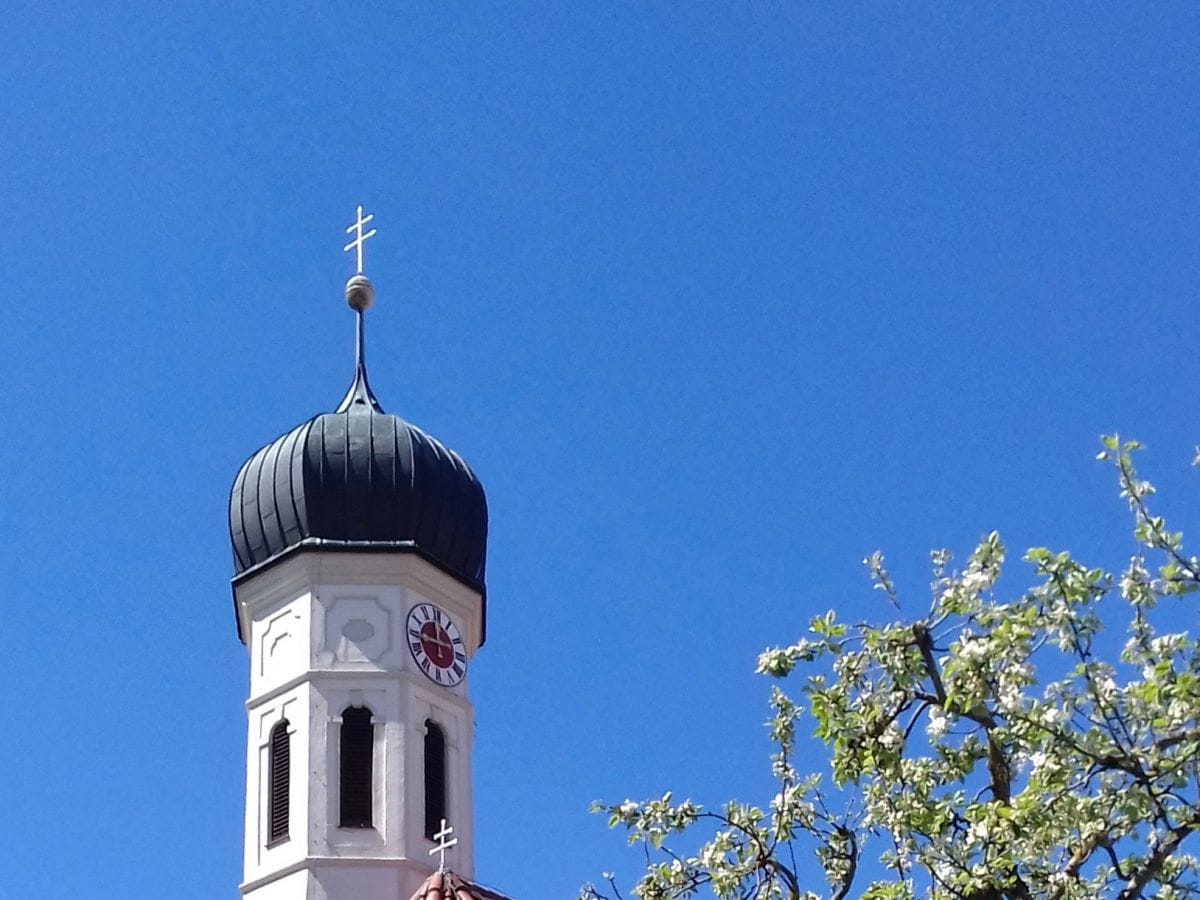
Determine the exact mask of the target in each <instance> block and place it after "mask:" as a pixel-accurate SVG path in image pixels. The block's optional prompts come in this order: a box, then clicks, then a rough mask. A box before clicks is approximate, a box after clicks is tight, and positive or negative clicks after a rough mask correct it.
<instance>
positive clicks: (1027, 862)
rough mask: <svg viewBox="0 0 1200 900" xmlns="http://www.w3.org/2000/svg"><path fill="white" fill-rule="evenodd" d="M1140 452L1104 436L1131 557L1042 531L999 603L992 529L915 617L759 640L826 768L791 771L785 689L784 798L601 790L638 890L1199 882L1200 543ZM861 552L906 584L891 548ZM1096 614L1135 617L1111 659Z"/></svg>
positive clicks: (1125, 887)
mask: <svg viewBox="0 0 1200 900" xmlns="http://www.w3.org/2000/svg"><path fill="white" fill-rule="evenodd" d="M1138 449H1140V448H1139V445H1138V444H1137V443H1136V442H1126V443H1123V444H1122V443H1120V442H1119V441H1118V440H1117V438H1115V437H1107V438H1104V449H1103V451H1102V452H1101V453H1100V458H1101V459H1102V460H1105V461H1108V462H1110V463H1111V464H1113V465H1114V466H1115V468H1116V471H1117V474H1118V478H1119V482H1120V487H1121V493H1122V496H1123V497H1124V498H1125V499H1126V500H1127V501H1128V503H1129V506H1130V509H1131V511H1132V514H1133V522H1134V535H1135V538H1136V540H1137V542H1138V552H1137V554H1136V555H1135V556H1134V557H1133V559H1132V560H1131V561H1130V562H1129V564H1128V566H1127V567H1126V568H1125V569H1124V571H1122V572H1121V573H1120V574H1110V573H1109V572H1106V571H1104V570H1102V569H1099V568H1089V567H1087V566H1085V565H1084V564H1082V563H1081V562H1079V561H1077V560H1075V559H1073V558H1072V557H1071V556H1070V555H1069V554H1067V553H1056V552H1052V551H1050V550H1048V549H1044V548H1036V549H1032V550H1029V551H1028V552H1027V553H1026V554H1025V561H1026V562H1027V563H1029V564H1030V565H1031V566H1032V567H1033V570H1034V573H1035V575H1036V582H1035V583H1034V584H1033V586H1032V587H1031V588H1029V589H1028V590H1027V591H1025V592H1024V593H1023V594H1021V595H1020V596H1017V597H1013V598H1009V599H1001V598H1000V597H998V596H997V594H996V591H995V583H996V579H997V576H998V575H999V574H1000V570H1001V566H1002V564H1003V562H1004V559H1005V548H1004V546H1003V544H1002V543H1001V541H1000V538H999V537H998V536H997V535H996V534H994V533H993V534H991V535H988V536H987V537H986V538H985V539H984V540H983V541H982V542H981V543H980V544H979V546H978V547H977V548H976V549H975V551H974V552H973V553H972V554H971V556H970V558H969V559H968V560H967V562H966V564H965V566H964V567H963V569H962V570H961V571H958V572H956V571H952V570H951V568H950V558H949V555H948V554H947V553H945V552H944V551H943V552H935V553H934V554H933V570H934V590H933V599H932V602H931V605H930V607H929V610H928V612H927V613H926V614H925V615H924V616H923V617H921V618H919V619H918V620H916V621H911V622H894V623H892V624H888V625H883V626H873V625H866V624H858V625H846V624H843V623H840V622H838V621H836V619H835V617H834V615H833V613H828V614H826V615H824V616H821V617H818V618H816V619H814V620H813V622H812V623H811V626H810V635H809V636H808V637H806V638H804V639H803V640H800V641H798V642H797V643H795V644H792V645H791V646H788V647H782V648H775V649H770V650H767V651H766V652H764V653H763V654H762V655H761V656H760V657H759V661H758V670H759V671H760V672H762V673H765V674H767V675H769V676H773V677H775V678H784V677H786V676H788V675H791V674H792V673H793V671H794V670H796V669H797V667H799V666H804V667H805V668H806V669H807V670H808V671H809V672H810V674H809V675H808V677H807V679H806V681H805V682H804V684H803V686H802V688H801V694H802V695H803V696H804V698H805V704H806V706H807V708H808V713H809V715H810V716H811V720H812V723H813V725H812V731H813V734H814V735H815V736H816V737H817V738H819V739H821V740H823V741H824V742H825V743H826V745H827V746H828V747H829V751H830V771H829V772H828V773H813V774H806V773H802V772H800V771H798V770H797V769H796V768H795V765H794V764H795V754H794V750H795V741H796V734H797V730H798V728H799V727H800V726H801V722H802V719H801V716H802V711H801V707H800V705H799V704H798V703H797V702H796V701H794V700H793V699H792V697H791V696H789V695H788V694H787V693H785V692H784V691H783V690H782V689H780V688H779V687H775V688H773V690H772V693H771V708H772V713H773V715H772V718H771V721H770V726H771V735H772V739H773V740H774V742H775V743H776V745H777V750H776V752H775V754H774V755H773V757H772V766H773V772H774V776H775V777H776V779H777V780H778V791H777V793H776V794H775V796H774V797H772V798H771V799H770V800H769V802H767V803H765V804H763V805H762V806H754V805H750V804H742V803H736V802H734V803H729V804H727V805H725V806H724V807H723V808H720V809H712V810H709V809H704V808H702V807H700V806H699V805H697V804H694V803H692V802H690V801H684V802H675V801H674V800H673V799H672V797H671V795H670V794H667V795H665V796H663V797H662V798H660V799H655V800H649V801H645V802H634V801H629V800H627V801H625V802H624V803H619V804H612V805H607V804H597V805H596V809H597V810H598V811H603V812H606V813H607V814H608V816H609V823H610V825H612V826H615V827H623V828H625V829H627V831H628V836H629V839H630V842H631V843H638V842H641V843H644V844H645V845H646V848H647V851H648V860H649V862H648V865H647V868H646V871H645V873H644V875H643V876H642V877H641V878H640V880H639V881H638V882H637V884H636V885H634V887H633V889H632V893H633V894H634V895H636V896H638V897H642V898H647V900H657V898H674V897H688V896H692V895H696V894H701V893H704V894H711V895H713V896H716V897H720V898H801V897H803V898H818V897H826V896H828V897H832V898H836V900H840V898H844V897H849V896H860V897H864V898H872V900H883V898H907V897H917V896H929V897H939V898H940V897H945V898H951V897H954V898H971V900H999V898H1032V897H1038V898H1042V897H1045V898H1062V900H1073V898H1094V897H1109V896H1111V897H1117V898H1119V900H1132V898H1135V897H1151V896H1156V897H1163V898H1171V897H1185V896H1197V895H1200V873H1198V863H1197V858H1196V856H1195V855H1194V853H1195V851H1196V849H1197V846H1196V845H1198V844H1200V836H1194V833H1195V832H1197V831H1200V643H1198V642H1197V640H1196V639H1195V637H1192V636H1189V634H1188V632H1187V630H1186V629H1187V628H1188V627H1191V628H1192V630H1193V633H1194V631H1195V627H1196V624H1197V622H1198V621H1200V620H1198V619H1197V616H1196V610H1197V607H1196V604H1195V599H1196V598H1195V596H1191V597H1189V596H1185V595H1188V594H1189V593H1191V592H1192V591H1194V590H1196V588H1197V587H1198V586H1200V560H1198V559H1197V557H1195V556H1189V555H1186V554H1185V553H1184V550H1183V547H1182V540H1181V537H1180V535H1179V534H1177V533H1174V532H1171V531H1169V530H1168V528H1167V526H1166V523H1165V522H1164V521H1163V519H1162V518H1161V517H1158V516H1156V515H1153V514H1152V512H1151V511H1150V509H1149V506H1148V502H1149V498H1150V497H1151V495H1152V494H1153V488H1152V487H1151V485H1150V484H1148V483H1147V482H1145V481H1142V480H1140V479H1139V477H1138V475H1137V473H1136V471H1135V469H1134V465H1133V458H1132V457H1133V454H1134V452H1135V451H1137V450H1138ZM1197 463H1198V464H1200V456H1198V458H1197ZM865 562H866V564H867V566H868V568H869V569H870V572H871V576H872V578H873V580H874V583H875V586H876V587H877V588H878V589H879V590H881V591H883V592H884V593H885V594H887V595H888V597H889V598H890V599H892V600H893V601H896V599H897V598H896V596H895V588H894V585H893V583H892V580H891V579H890V577H889V576H888V573H887V570H886V569H885V568H884V562H883V558H882V556H880V555H879V554H874V555H872V556H871V557H869V558H868V559H867V560H865ZM1160 601H1161V602H1162V606H1161V607H1160V606H1159V604H1160ZM1168 604H1169V605H1170V606H1169V608H1168ZM897 605H898V604H897ZM1156 607H1157V608H1156ZM1181 623H1182V627H1179V626H1180V625H1181ZM1102 625H1103V626H1104V627H1105V628H1106V629H1107V630H1109V631H1111V630H1112V629H1113V628H1114V626H1115V627H1120V626H1121V625H1124V627H1125V629H1126V632H1127V634H1126V637H1127V640H1126V641H1125V644H1124V649H1123V650H1120V651H1119V653H1118V652H1117V651H1115V650H1114V651H1113V652H1110V653H1108V654H1107V656H1108V657H1110V658H1107V659H1106V658H1104V657H1105V655H1106V654H1104V653H1103V652H1101V648H1100V645H1101V644H1103V643H1104V642H1103V641H1099V642H1098V641H1097V635H1098V634H1099V633H1100V632H1101V628H1102ZM1164 625H1165V626H1166V627H1164ZM1109 643H1111V642H1109ZM1118 645H1119V640H1118V641H1117V642H1116V644H1113V646H1118ZM705 826H710V827H708V828H705ZM1189 838H1191V841H1190V842H1189ZM605 895H611V896H614V897H618V898H619V897H620V896H621V892H620V890H619V888H618V886H617V884H616V882H615V879H613V878H612V877H611V876H608V877H607V884H606V885H604V886H602V887H596V886H588V887H586V888H585V889H584V890H583V892H582V895H581V896H583V897H587V898H593V900H594V898H600V897H603V896H605Z"/></svg>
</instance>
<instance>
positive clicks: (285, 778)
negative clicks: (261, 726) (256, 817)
mask: <svg viewBox="0 0 1200 900" xmlns="http://www.w3.org/2000/svg"><path fill="white" fill-rule="evenodd" d="M291 769H292V760H291V735H289V734H288V722H287V719H284V720H283V721H282V722H280V723H279V724H278V725H276V726H275V727H274V728H272V729H271V745H270V750H269V757H268V759H267V782H268V784H267V790H268V792H269V793H268V795H267V843H268V844H274V843H277V842H279V841H283V840H287V836H288V807H289V805H290V802H291V798H290V797H289V796H288V789H289V787H290V783H291Z"/></svg>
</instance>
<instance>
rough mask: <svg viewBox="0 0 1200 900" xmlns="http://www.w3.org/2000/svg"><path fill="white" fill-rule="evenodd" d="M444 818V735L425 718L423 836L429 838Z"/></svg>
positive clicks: (431, 838)
mask: <svg viewBox="0 0 1200 900" xmlns="http://www.w3.org/2000/svg"><path fill="white" fill-rule="evenodd" d="M444 818H446V735H445V733H444V732H443V731H442V729H441V727H440V726H438V725H437V724H436V723H435V722H434V721H433V719H426V720H425V837H427V838H429V839H430V840H433V839H434V837H433V836H434V835H435V834H437V833H438V830H439V829H440V828H441V827H442V819H444Z"/></svg>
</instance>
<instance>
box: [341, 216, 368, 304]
mask: <svg viewBox="0 0 1200 900" xmlns="http://www.w3.org/2000/svg"><path fill="white" fill-rule="evenodd" d="M374 218H375V213H370V214H369V215H366V216H364V215H363V208H362V204H361V203H360V204H359V205H358V216H357V217H356V218H355V221H354V224H353V225H351V226H350V227H349V228H347V229H346V234H354V240H352V241H351V242H350V243H348V244H347V245H346V246H345V247H343V248H342V252H343V253H345V252H349V251H350V249H351V248H353V249H354V251H355V258H356V259H357V261H358V270H357V271H356V272H355V274H354V275H353V277H351V279H350V280H349V281H347V282H346V302H347V303H349V304H350V308H351V309H352V310H354V311H355V312H356V313H358V314H359V315H362V313H364V312H366V311H367V308H368V307H370V305H371V301H372V300H373V299H375V288H374V286H373V285H372V284H371V279H369V278H367V276H366V275H364V274H363V244H365V243H366V242H367V238H371V237H374V236H375V229H374V228H372V229H371V230H370V231H366V232H364V231H363V226H364V225H366V224H367V223H368V222H370V221H371V220H372V219H374Z"/></svg>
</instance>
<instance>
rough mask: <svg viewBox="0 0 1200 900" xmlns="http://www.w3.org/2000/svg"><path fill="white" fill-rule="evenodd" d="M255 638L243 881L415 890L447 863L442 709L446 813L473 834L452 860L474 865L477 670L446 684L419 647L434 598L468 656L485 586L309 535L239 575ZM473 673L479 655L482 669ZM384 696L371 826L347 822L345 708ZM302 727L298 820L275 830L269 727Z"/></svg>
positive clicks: (265, 889) (278, 898) (250, 890)
mask: <svg viewBox="0 0 1200 900" xmlns="http://www.w3.org/2000/svg"><path fill="white" fill-rule="evenodd" d="M235 600H236V605H237V614H238V617H239V623H240V626H241V629H242V634H243V635H244V636H246V641H247V648H248V650H249V653H250V696H249V699H248V700H247V702H246V710H247V719H248V722H247V724H248V728H247V736H248V739H247V753H246V818H245V853H244V875H243V883H242V887H241V890H242V894H243V895H244V896H246V897H248V898H252V900H361V898H363V897H395V896H408V895H409V894H411V893H412V892H413V891H415V890H416V889H417V887H418V886H419V885H420V884H421V882H422V881H424V879H425V878H426V877H427V876H428V875H430V874H431V873H432V872H433V871H434V869H435V867H436V865H435V861H434V858H432V857H430V856H429V850H430V849H431V848H432V847H433V845H434V844H433V841H431V840H429V839H428V838H427V837H426V835H425V827H424V824H425V815H424V811H425V796H424V793H425V777H424V775H425V773H424V765H425V758H424V742H425V730H426V725H425V723H426V721H429V720H432V721H433V722H435V723H437V725H438V726H439V727H440V728H441V729H442V731H443V733H444V735H445V744H446V754H445V766H446V818H447V820H448V821H449V823H450V824H451V825H452V826H453V827H454V829H455V831H454V836H455V837H456V838H458V844H457V845H456V846H454V847H452V848H450V849H449V850H447V852H446V863H447V865H448V866H449V867H450V868H452V869H453V870H454V871H456V872H458V873H460V874H461V875H463V876H464V877H466V878H468V879H469V878H471V877H472V876H473V828H472V808H471V765H470V760H471V742H472V709H471V704H470V701H469V699H468V694H467V684H468V680H469V674H468V676H467V677H466V678H464V679H463V680H462V681H461V682H460V683H459V684H457V685H454V686H452V687H451V686H443V685H439V684H435V683H434V682H432V681H430V680H429V678H427V677H426V676H425V674H424V673H423V672H422V671H421V670H420V668H419V667H418V666H417V664H416V662H415V661H414V659H413V656H412V653H411V652H410V650H409V646H408V636H407V634H406V631H405V628H406V624H405V619H406V617H407V615H408V612H409V610H410V609H412V608H413V607H414V606H416V605H417V604H420V603H433V604H435V605H437V606H438V607H440V608H441V609H442V610H443V611H444V612H446V613H448V614H449V615H450V616H451V617H452V618H453V620H454V622H455V624H456V625H457V626H458V628H459V630H460V631H461V632H462V635H463V642H464V644H465V646H466V653H467V657H468V660H469V659H470V658H471V657H473V656H474V654H475V651H476V650H477V649H478V648H479V643H480V639H481V636H482V633H483V598H482V597H481V596H480V595H479V594H478V593H477V592H475V591H472V590H470V589H469V588H467V587H465V586H464V585H463V584H462V583H460V582H458V581H457V580H455V579H453V578H451V577H449V576H448V575H446V574H445V573H444V572H442V571H441V570H440V569H438V568H437V567H435V566H433V565H431V564H430V563H428V562H426V561H425V560H424V559H422V558H421V557H419V556H417V555H415V554H411V553H403V552H390V553H383V552H371V553H358V552H347V551H337V550H323V549H319V548H315V549H311V550H305V551H303V552H299V553H296V554H294V555H292V556H290V557H288V558H285V559H283V560H280V561H279V562H277V563H276V564H275V565H273V566H270V567H269V568H267V569H266V570H264V571H261V572H258V573H253V574H251V575H250V577H248V578H244V579H241V580H239V581H238V583H237V584H236V586H235ZM468 673H469V668H468ZM351 706H362V707H366V708H367V709H369V710H370V713H371V724H372V726H373V750H374V752H373V753H372V763H373V768H372V773H371V775H372V777H371V787H372V797H371V827H370V828H342V827H341V826H340V824H339V809H340V806H339V801H340V796H339V790H340V785H339V763H340V760H339V754H340V727H341V717H342V713H343V711H344V710H346V709H347V707H351ZM282 720H286V721H287V723H288V733H289V735H290V744H289V747H290V751H289V752H290V779H289V782H288V798H289V816H288V824H289V828H288V835H287V838H286V839H284V840H280V841H276V842H270V841H269V840H268V833H267V828H268V824H267V819H268V812H267V810H268V804H269V796H268V794H269V787H270V785H269V778H268V772H269V757H270V753H269V749H270V748H269V741H270V734H271V730H272V729H273V728H274V727H275V726H276V725H277V724H278V723H279V722H280V721H282Z"/></svg>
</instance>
